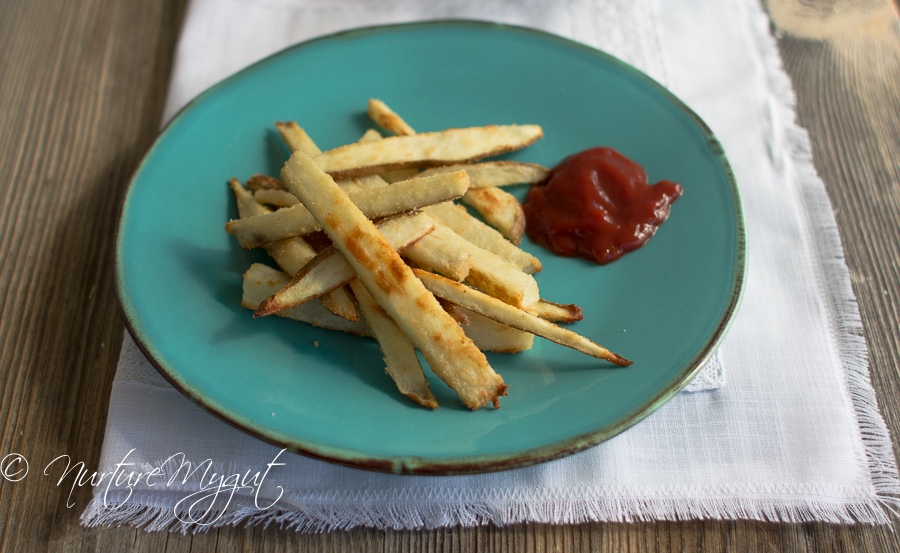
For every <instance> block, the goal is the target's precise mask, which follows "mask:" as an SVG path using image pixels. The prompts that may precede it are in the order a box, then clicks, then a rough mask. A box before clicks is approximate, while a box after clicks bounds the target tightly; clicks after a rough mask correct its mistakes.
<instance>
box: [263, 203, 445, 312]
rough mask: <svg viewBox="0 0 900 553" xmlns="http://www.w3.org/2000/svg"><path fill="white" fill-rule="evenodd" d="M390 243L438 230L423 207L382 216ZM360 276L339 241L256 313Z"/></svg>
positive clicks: (397, 245) (279, 308) (274, 309)
mask: <svg viewBox="0 0 900 553" xmlns="http://www.w3.org/2000/svg"><path fill="white" fill-rule="evenodd" d="M376 228H377V229H378V232H380V233H381V236H382V237H383V238H384V239H385V241H386V243H387V244H388V246H389V247H391V248H393V249H394V250H399V249H403V248H405V247H407V246H408V245H409V244H411V243H413V242H415V241H416V240H419V239H420V238H422V237H423V236H425V235H426V234H428V233H430V232H431V231H432V230H434V224H433V223H432V222H431V219H430V218H429V217H428V215H426V214H425V213H422V212H421V211H419V212H415V213H412V214H403V215H397V216H395V217H391V218H390V219H385V220H382V221H380V222H379V223H378V226H377V227H376ZM355 278H356V272H355V271H354V269H353V267H352V264H351V263H350V262H349V261H348V260H347V258H346V256H345V255H341V252H340V251H339V250H338V248H337V247H336V246H335V245H332V246H329V247H328V248H325V249H324V250H322V251H321V252H319V253H318V254H317V255H316V256H315V257H314V258H313V259H312V260H310V261H309V263H307V264H306V265H305V266H304V267H303V269H302V270H301V271H299V272H297V273H296V274H295V275H294V276H293V278H292V279H291V281H290V282H289V283H288V284H287V285H286V286H285V287H283V288H282V289H281V290H279V291H278V292H276V293H275V294H272V296H270V297H268V298H266V299H265V301H263V302H262V303H261V304H260V306H259V308H258V309H257V310H256V313H254V315H253V316H254V317H266V316H268V315H273V314H275V313H278V312H279V311H284V310H285V309H290V308H292V307H296V306H298V305H302V304H303V303H305V302H307V301H309V300H312V299H316V298H318V297H321V296H322V295H324V294H328V293H329V292H331V291H333V290H336V289H340V287H341V286H343V285H345V284H349V283H350V282H351V281H353V280H354V279H355Z"/></svg>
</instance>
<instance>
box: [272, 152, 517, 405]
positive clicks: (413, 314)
mask: <svg viewBox="0 0 900 553" xmlns="http://www.w3.org/2000/svg"><path fill="white" fill-rule="evenodd" d="M281 178H282V180H283V181H284V182H285V184H286V185H287V186H288V189H289V190H290V191H291V192H293V193H294V194H295V195H296V196H297V197H298V198H299V199H300V201H302V202H303V203H304V204H305V205H306V206H307V207H308V208H309V210H310V212H311V213H313V214H314V216H315V217H316V219H317V220H318V221H319V223H320V224H321V226H322V228H323V229H324V230H325V232H326V233H327V234H328V235H329V236H330V237H331V240H332V242H333V243H334V244H335V246H336V247H337V248H338V249H339V250H340V251H341V252H342V253H343V254H344V255H345V256H346V258H347V260H348V262H350V264H351V266H353V268H354V270H355V271H356V273H357V277H358V278H359V280H360V282H362V283H363V285H364V286H365V287H366V290H368V291H369V293H370V294H371V295H372V297H373V298H374V299H375V301H377V302H378V304H379V305H381V306H382V308H383V309H384V310H385V312H387V313H388V315H389V316H390V317H391V319H393V320H394V322H395V323H397V326H399V327H400V328H401V329H402V330H403V332H405V333H406V334H407V336H409V338H410V340H411V341H412V343H413V344H414V345H415V347H416V348H418V349H419V351H421V352H422V355H423V356H424V357H425V360H426V361H427V362H428V364H429V366H430V367H431V370H432V371H433V372H434V373H435V374H436V375H437V376H438V377H439V378H441V380H443V381H444V382H445V383H446V384H447V385H448V386H450V388H451V389H453V390H454V391H455V392H456V394H457V395H458V396H459V397H460V399H461V400H462V402H463V404H464V405H466V406H467V407H468V408H470V409H478V408H480V407H482V406H484V405H485V404H487V403H493V404H494V406H495V407H499V398H500V396H502V395H506V388H507V386H506V384H505V383H504V382H503V378H502V377H501V376H500V375H499V374H497V373H496V372H495V371H494V370H493V368H492V367H491V366H490V364H489V363H488V361H487V358H486V357H485V355H484V353H483V352H482V351H481V350H479V349H478V348H477V347H476V346H475V344H474V342H472V340H471V339H470V338H468V337H467V336H466V335H465V332H464V331H463V330H462V328H461V327H460V326H459V325H458V324H457V323H456V321H454V320H453V318H452V317H451V316H450V315H449V314H447V313H446V312H445V311H444V310H443V309H442V308H441V306H440V304H439V303H438V301H437V299H435V297H434V296H433V295H432V294H431V293H430V292H429V291H428V290H427V289H426V288H425V286H424V285H423V284H422V282H421V281H420V280H419V279H417V278H415V276H414V274H413V272H412V269H411V268H410V267H409V266H407V265H406V264H405V263H404V262H403V260H402V259H401V258H400V255H399V254H398V253H397V252H396V251H395V250H394V249H393V248H391V247H390V244H388V243H387V240H385V238H384V237H383V236H382V235H381V233H379V232H378V229H377V228H376V227H375V225H374V224H373V223H372V222H371V221H370V220H369V219H368V218H367V217H366V216H365V214H363V213H362V211H360V209H359V208H358V207H357V206H356V205H355V204H354V203H353V201H352V200H351V198H350V197H349V196H348V195H347V193H346V192H344V191H343V190H341V188H340V187H339V186H337V184H336V183H335V182H334V180H333V179H332V177H330V176H329V175H328V174H327V173H325V172H324V171H323V170H322V169H321V168H320V167H319V166H318V164H317V162H316V161H314V160H313V159H312V158H310V157H308V156H306V155H305V154H303V153H302V152H294V154H292V155H291V157H290V159H289V160H288V161H287V163H285V166H284V168H283V169H282V173H281ZM466 179H468V177H466Z"/></svg>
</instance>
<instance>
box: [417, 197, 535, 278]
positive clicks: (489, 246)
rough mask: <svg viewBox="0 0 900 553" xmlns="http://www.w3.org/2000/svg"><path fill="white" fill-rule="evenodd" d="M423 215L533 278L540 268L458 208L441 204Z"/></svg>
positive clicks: (515, 246)
mask: <svg viewBox="0 0 900 553" xmlns="http://www.w3.org/2000/svg"><path fill="white" fill-rule="evenodd" d="M424 211H425V212H426V213H428V214H429V215H431V216H432V217H434V219H435V220H436V221H440V222H441V223H443V224H445V225H447V226H448V227H450V228H452V229H453V230H454V231H456V233H457V234H459V235H460V236H462V237H463V238H465V239H466V240H468V241H469V242H472V243H473V244H475V245H476V246H479V247H481V248H484V249H486V250H488V251H492V252H494V253H495V254H497V255H499V256H500V257H501V258H503V259H505V260H507V261H509V262H510V263H512V264H513V265H515V266H516V267H518V268H519V269H521V270H522V271H523V272H526V273H529V274H535V273H538V272H540V270H541V269H542V268H543V266H542V265H541V261H540V259H538V258H537V257H535V256H534V255H532V254H530V253H528V252H526V251H525V250H523V249H522V248H520V247H519V246H517V245H515V244H513V243H512V242H510V241H509V240H507V239H506V238H504V237H503V235H502V234H500V232H499V231H498V230H497V229H495V228H493V227H491V226H490V225H488V224H486V223H484V222H483V221H481V220H479V219H477V218H476V217H474V216H473V215H472V214H470V213H469V212H468V211H467V210H466V208H465V207H463V206H461V205H459V204H456V203H454V202H443V203H439V204H435V205H432V206H428V207H426V208H424Z"/></svg>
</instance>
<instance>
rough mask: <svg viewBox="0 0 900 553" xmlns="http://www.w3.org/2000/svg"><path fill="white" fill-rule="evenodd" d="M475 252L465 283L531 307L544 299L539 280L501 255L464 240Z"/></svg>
mask: <svg viewBox="0 0 900 553" xmlns="http://www.w3.org/2000/svg"><path fill="white" fill-rule="evenodd" d="M464 244H466V245H467V249H466V251H468V252H469V253H470V254H471V255H472V261H473V262H472V267H471V268H470V269H469V274H468V275H466V278H465V282H466V283H467V284H470V285H472V286H474V287H476V288H478V289H480V290H481V291H483V292H485V293H487V294H490V295H491V296H493V297H495V298H497V299H499V300H501V301H504V302H506V303H508V304H510V305H515V306H516V307H523V308H527V307H529V306H531V305H533V304H535V303H537V302H538V301H539V300H540V291H539V290H538V284H537V281H536V280H535V279H534V277H533V276H531V275H530V274H528V273H525V272H522V271H520V270H519V268H518V267H516V266H515V265H513V264H512V263H509V262H508V261H505V260H504V259H502V258H501V257H500V256H498V255H497V254H495V253H493V252H490V251H488V250H485V249H484V248H479V247H478V246H476V245H475V244H472V243H471V242H468V241H466V242H464Z"/></svg>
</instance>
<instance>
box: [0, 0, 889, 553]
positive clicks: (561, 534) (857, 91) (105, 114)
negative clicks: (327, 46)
mask: <svg viewBox="0 0 900 553" xmlns="http://www.w3.org/2000/svg"><path fill="white" fill-rule="evenodd" d="M186 4H187V0H157V1H151V0H141V1H136V2H135V1H129V0H70V1H67V2H59V1H56V0H30V1H29V0H7V1H5V2H0V129H2V131H0V198H2V201H0V259H2V265H0V298H2V299H0V302H2V303H0V381H2V383H3V387H2V391H0V424H2V433H0V456H5V455H7V454H8V453H11V452H17V453H20V454H22V455H24V456H25V457H26V458H27V459H28V460H29V461H30V473H29V477H28V478H26V479H25V480H23V481H21V482H17V483H12V482H6V481H3V480H0V551H3V552H7V551H9V552H28V553H37V552H41V551H54V552H56V551H66V552H93V551H116V552H118V551H147V552H150V551H153V552H155V551H167V552H207V551H209V552H213V551H216V552H220V551H221V552H238V551H241V552H243V551H247V552H249V551H276V552H281V551H284V552H287V551H321V552H325V551H332V552H351V551H352V552H358V551H362V552H368V551H373V552H374V551H392V552H393V551H396V552H406V551H429V552H438V551H440V552H463V551H498V552H520V551H527V552H542V553H543V552H555V551H561V552H562V551H565V552H569V551H628V552H632V551H634V552H643V551H654V552H658V551H661V552H667V551H712V552H716V551H723V552H724V551H728V552H745V551H746V552H751V551H752V552H758V551H772V552H782V551H791V552H795V551H796V552H807V551H809V552H813V551H816V552H818V551H825V552H844V551H854V552H856V551H862V552H871V553H875V552H889V551H900V535H898V534H897V533H895V532H893V531H892V530H891V529H890V528H882V527H867V526H837V525H828V524H819V523H816V524H796V525H786V524H774V523H765V522H754V521H738V522H730V521H729V522H709V521H689V522H683V523H677V522H660V523H637V524H584V525H570V526H552V525H541V524H534V525H515V526H511V527H505V528H496V527H481V528H453V529H442V530H436V531H431V532H401V531H387V532H381V531H374V530H367V529H358V530H353V531H348V532H334V533H328V534H319V535H301V534H296V533H294V532H291V531H288V530H281V529H277V528H268V529H263V528H239V529H238V528H227V529H222V530H218V531H215V532H210V533H208V534H200V535H194V536H185V535H181V534H170V533H146V532H141V531H137V530H133V529H130V528H103V529H83V528H81V527H80V526H79V524H78V516H79V514H80V512H81V510H82V509H83V508H84V506H85V505H86V503H87V500H88V498H89V495H90V491H89V490H88V489H87V487H76V489H75V490H74V491H73V492H72V493H71V496H70V487H71V479H69V480H67V481H65V482H64V483H63V484H62V485H56V479H57V478H59V475H60V470H61V468H60V469H59V470H57V471H56V472H54V473H53V475H52V476H47V477H44V476H43V475H41V471H42V470H43V468H44V466H46V465H47V464H48V463H49V462H50V461H52V460H53V458H54V457H56V456H58V455H61V454H68V455H70V456H71V457H72V459H73V461H75V462H77V461H83V462H84V463H85V465H86V466H87V467H89V468H90V467H96V466H97V465H98V461H99V459H98V456H99V451H100V445H101V443H102V437H103V428H104V424H105V418H106V409H107V402H108V398H109V393H110V385H111V382H112V377H113V374H114V370H115V363H116V360H117V357H118V352H119V345H120V340H121V336H122V332H123V327H122V323H121V320H120V318H119V315H118V312H117V309H116V306H115V300H114V294H113V277H114V275H113V247H114V234H115V224H116V218H117V213H118V210H119V206H120V202H121V200H122V196H123V193H124V189H125V186H126V184H127V181H128V178H129V176H130V175H131V173H132V172H133V171H134V170H135V168H136V167H137V164H138V162H139V160H140V158H141V156H142V155H143V154H144V152H146V150H147V148H148V147H149V146H150V144H151V143H152V140H153V138H154V137H155V136H156V134H157V130H158V124H159V120H160V117H161V114H162V107H163V101H164V98H165V91H166V86H167V82H168V76H169V74H170V71H171V66H172V59H173V53H174V46H175V43H176V41H177V37H178V31H179V28H180V24H181V21H182V18H183V16H184V11H185V7H186ZM768 8H769V10H770V13H771V15H772V18H773V21H774V22H775V24H776V28H777V29H778V30H779V32H780V33H781V34H780V38H779V48H780V51H781V53H782V56H783V59H784V65H785V68H786V70H787V72H788V73H789V74H790V76H791V78H792V80H793V83H794V86H795V89H796V93H797V107H798V119H799V122H800V123H801V124H802V125H803V126H804V127H806V128H807V129H808V130H809V133H810V136H811V139H812V144H813V155H814V161H815V165H816V167H817V169H818V171H819V173H820V176H821V177H822V179H823V181H824V182H825V184H826V187H827V190H828V193H829V195H830V197H831V199H832V201H833V204H834V208H835V212H836V215H837V220H838V225H839V228H840V232H841V236H842V240H843V243H844V247H845V250H846V257H847V263H848V266H849V268H850V272H851V275H852V281H853V285H854V289H855V291H856V293H857V297H858V299H859V305H860V310H861V314H862V317H863V321H864V328H865V331H864V333H865V338H866V340H867V342H868V344H869V350H870V364H871V371H872V380H873V383H874V385H875V387H876V391H877V393H878V398H879V402H880V406H881V409H882V413H883V414H884V416H885V419H886V421H887V423H888V425H889V427H890V428H891V430H892V432H893V435H894V436H895V438H894V449H895V453H897V454H898V456H900V446H898V444H900V439H898V438H897V436H898V435H900V374H898V367H900V161H898V160H900V155H898V152H900V23H898V16H897V9H896V4H894V5H893V6H892V5H891V4H889V3H887V2H886V1H880V0H771V1H770V2H769V4H768ZM69 501H71V502H72V503H73V507H71V508H70V507H67V502H69ZM896 518H897V517H893V519H894V527H895V528H896V527H897V520H896Z"/></svg>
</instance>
